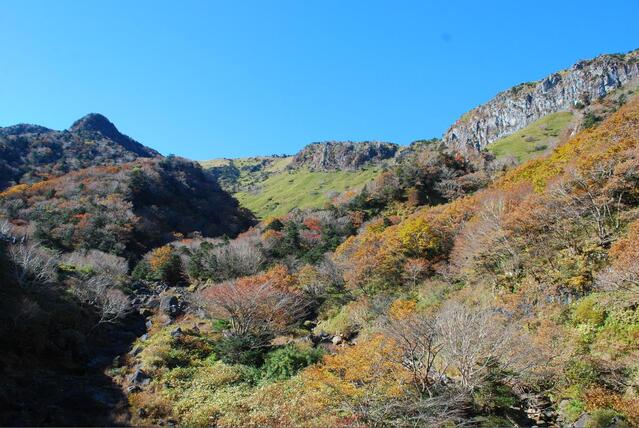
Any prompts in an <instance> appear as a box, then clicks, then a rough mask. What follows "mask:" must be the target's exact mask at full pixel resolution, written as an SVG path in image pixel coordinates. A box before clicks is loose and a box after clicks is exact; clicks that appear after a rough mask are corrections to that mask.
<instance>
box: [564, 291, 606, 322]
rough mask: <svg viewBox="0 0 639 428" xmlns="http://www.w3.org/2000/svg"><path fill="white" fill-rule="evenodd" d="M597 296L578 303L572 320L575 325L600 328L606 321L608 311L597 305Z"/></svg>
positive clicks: (591, 296)
mask: <svg viewBox="0 0 639 428" xmlns="http://www.w3.org/2000/svg"><path fill="white" fill-rule="evenodd" d="M596 299H597V296H596V295H590V296H588V297H586V298H584V299H581V300H580V301H579V302H577V305H576V306H575V310H574V312H573V314H572V319H573V321H574V322H575V324H591V325H593V326H600V325H602V324H603V322H604V321H605V319H606V311H605V309H604V308H602V307H601V306H600V305H599V304H598V303H597V300H596Z"/></svg>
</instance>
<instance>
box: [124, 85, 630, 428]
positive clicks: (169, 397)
mask: <svg viewBox="0 0 639 428" xmlns="http://www.w3.org/2000/svg"><path fill="white" fill-rule="evenodd" d="M416 146H423V147H422V149H426V148H428V149H429V150H428V151H426V150H424V151H420V150H417V149H418V147H413V149H415V151H414V152H413V153H411V154H408V155H407V156H406V160H404V161H403V162H402V163H399V164H397V165H396V167H395V168H391V169H390V170H389V171H387V172H385V173H383V174H380V175H379V176H378V178H377V179H376V180H375V185H374V186H372V187H371V192H362V194H360V195H359V197H355V198H354V199H353V200H351V201H349V202H347V203H346V204H343V205H339V206H333V207H331V208H330V209H323V210H307V211H295V212H292V213H290V214H288V215H286V216H283V217H281V218H278V219H273V220H271V221H269V222H265V223H262V224H260V225H258V227H256V228H255V229H253V230H251V231H250V232H249V233H246V234H243V235H241V236H239V237H238V238H237V239H235V240H232V241H230V242H208V241H205V240H195V241H194V240H186V241H179V242H174V243H173V244H172V245H170V246H167V247H164V249H163V251H162V252H161V253H162V254H164V253H173V254H177V253H179V254H181V255H182V257H183V258H182V263H183V265H182V266H183V268H184V269H185V271H186V272H187V275H188V276H189V279H190V281H191V282H193V283H194V284H199V286H200V287H201V291H200V292H199V293H198V294H197V300H198V302H200V303H201V305H202V314H203V315H208V316H209V317H210V318H213V319H214V321H213V322H207V321H205V319H204V318H201V315H198V313H193V314H186V315H184V316H183V317H178V318H177V319H176V321H175V322H176V324H177V326H175V325H173V324H172V325H168V326H164V325H162V324H161V323H159V322H156V320H158V321H159V320H160V319H161V318H159V317H157V318H153V319H152V321H153V322H152V323H151V324H150V325H151V329H150V330H149V337H145V338H144V339H139V340H138V341H136V344H135V348H134V349H136V352H135V354H134V355H133V356H131V357H130V359H129V360H128V362H127V365H126V368H125V370H124V372H122V371H120V372H118V373H116V374H115V375H114V379H115V380H116V381H117V382H118V383H120V384H121V385H123V386H124V387H127V386H129V385H131V383H132V381H131V379H133V377H132V376H133V374H135V373H137V372H136V370H144V373H145V376H147V377H148V378H150V380H149V382H148V384H146V385H145V384H141V383H138V384H133V387H136V386H137V389H136V388H134V390H133V392H131V393H130V395H129V402H130V403H131V405H132V410H133V415H134V416H133V422H134V423H135V424H139V425H153V424H157V423H159V422H163V421H165V420H167V419H173V420H175V421H176V422H177V423H178V424H183V425H194V426H209V425H210V424H211V423H212V421H213V423H215V424H216V426H220V427H235V426H247V427H248V426H256V425H258V426H267V427H281V426H301V427H317V426H345V427H360V426H398V427H413V426H429V427H431V426H432V427H447V426H478V427H517V426H549V427H550V426H565V427H593V428H594V427H601V428H606V427H611V426H617V427H632V426H637V425H638V424H639V398H638V397H637V391H638V388H639V383H638V379H637V371H638V370H639V365H638V361H639V359H638V356H639V342H637V335H638V334H639V263H638V260H639V246H638V245H637V242H638V241H637V239H638V237H639V220H638V219H639V193H638V192H637V188H638V184H639V172H638V171H639V168H638V166H639V99H638V98H636V97H635V98H634V99H631V100H629V102H628V103H627V104H626V105H624V106H622V107H621V108H620V109H619V110H618V111H616V112H615V113H613V114H612V115H611V116H610V117H608V118H607V119H605V120H603V121H602V122H601V123H596V124H594V125H593V126H591V127H589V128H588V129H585V130H583V131H581V132H579V133H577V134H576V135H575V136H573V137H571V138H569V139H568V140H566V141H565V142H561V143H560V144H559V146H558V147H557V148H556V149H554V150H553V151H552V153H550V154H548V155H546V156H541V157H539V158H537V159H532V160H529V161H526V162H524V163H523V164H522V165H521V166H519V167H516V168H513V169H511V170H509V171H507V172H506V173H505V174H503V175H502V176H501V177H500V178H498V179H497V180H496V181H493V182H492V183H490V184H488V185H486V184H487V183H486V181H487V177H485V176H484V177H483V178H482V177H481V173H482V172H484V170H481V171H475V170H474V168H473V167H472V164H471V162H469V160H468V159H465V158H464V157H463V156H461V155H459V154H451V153H450V152H447V151H445V150H442V148H441V147H439V144H436V142H424V143H423V144H417V145H416ZM411 158H412V162H409V159H411ZM474 163H481V162H479V161H477V162H474ZM451 178H454V179H456V180H452V182H451V181H450V180H451ZM478 179H479V180H478ZM446 181H448V182H447V183H446ZM472 182H475V185H473V186H469V187H468V188H467V191H461V192H460V191H456V190H459V189H460V188H462V187H464V184H469V183H472ZM481 183H483V184H481ZM434 193H435V195H434ZM420 194H424V195H429V196H430V197H428V198H423V199H422V198H420V197H419V195H420ZM384 200H386V203H383V201H384ZM388 202H391V205H389V204H388ZM376 203H381V205H382V207H383V208H382V210H381V211H375V210H370V208H371V206H374V204H376ZM363 212H367V213H373V215H375V213H381V215H379V216H376V217H373V218H370V219H369V220H368V221H365V220H366V219H367V218H365V217H363V216H362V215H361V214H362V213H363ZM363 220H364V222H362V221H363ZM158 253H160V251H158ZM158 256H159V254H158V255H156V254H155V253H153V254H151V256H150V257H149V258H148V260H149V261H148V264H149V266H150V265H151V264H152V263H151V262H154V260H155V258H157V257H158ZM156 264H158V263H156ZM160 267H161V265H160ZM160 267H158V268H156V269H159V268H160ZM274 308H277V310H274ZM247 315H250V317H248V316H247ZM194 326H197V328H195V327H194ZM178 327H179V329H178Z"/></svg>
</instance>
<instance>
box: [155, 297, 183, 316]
mask: <svg viewBox="0 0 639 428" xmlns="http://www.w3.org/2000/svg"><path fill="white" fill-rule="evenodd" d="M179 309H180V308H179V305H178V299H177V297H175V296H170V295H168V296H162V298H161V299H160V310H161V311H162V312H164V313H165V314H167V315H170V316H175V315H177V313H178V312H179Z"/></svg>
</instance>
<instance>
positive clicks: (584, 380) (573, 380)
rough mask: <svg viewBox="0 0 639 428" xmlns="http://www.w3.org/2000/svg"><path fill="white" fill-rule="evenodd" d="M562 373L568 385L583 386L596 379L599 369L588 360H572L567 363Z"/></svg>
mask: <svg viewBox="0 0 639 428" xmlns="http://www.w3.org/2000/svg"><path fill="white" fill-rule="evenodd" d="M564 375H565V376H566V381H567V382H568V383H569V384H570V385H575V386H578V387H585V386H588V385H590V384H592V383H595V382H596V381H597V378H598V377H599V371H598V370H597V368H596V367H595V366H594V364H592V362H590V361H588V360H572V361H570V362H569V363H568V365H567V367H566V369H565V371H564Z"/></svg>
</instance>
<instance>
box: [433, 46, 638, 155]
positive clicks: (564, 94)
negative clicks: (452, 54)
mask: <svg viewBox="0 0 639 428" xmlns="http://www.w3.org/2000/svg"><path fill="white" fill-rule="evenodd" d="M637 78H639V50H635V51H633V52H630V53H628V54H625V55H622V54H617V55H602V56H599V57H597V58H595V59H592V60H587V61H580V62H578V63H577V64H575V65H574V66H572V68H570V69H568V70H563V71H560V72H558V73H554V74H552V75H550V76H548V77H546V78H544V79H542V80H540V81H537V82H530V83H523V84H521V85H518V86H515V87H513V88H511V89H509V90H507V91H504V92H501V93H499V94H498V95H497V96H496V97H495V98H493V99H492V100H490V101H489V102H488V103H486V104H484V105H481V106H479V107H476V108H474V109H473V110H471V111H469V112H468V113H466V114H464V115H463V116H462V117H461V118H460V119H459V120H457V122H455V124H454V125H453V126H451V127H450V129H449V130H448V131H447V132H446V134H445V135H444V138H443V141H444V143H445V144H446V145H448V146H449V147H452V148H454V149H457V150H468V149H472V148H474V149H481V148H483V147H485V146H486V145H487V144H490V143H492V142H493V141H496V140H498V139H500V138H502V137H505V136H507V135H509V134H512V133H513V132H515V131H518V130H520V129H522V128H524V127H526V126H528V125H529V124H530V123H532V122H534V121H536V120H538V119H540V118H542V117H543V116H545V115H547V114H550V113H555V112H558V111H562V110H568V109H570V108H572V107H575V106H578V105H579V104H582V105H587V104H588V103H590V102H591V101H594V100H596V99H599V98H602V97H604V96H606V95H607V94H608V93H610V92H611V91H613V90H615V89H617V88H619V87H621V86H623V85H625V84H626V83H628V82H630V81H632V80H634V79H637Z"/></svg>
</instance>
